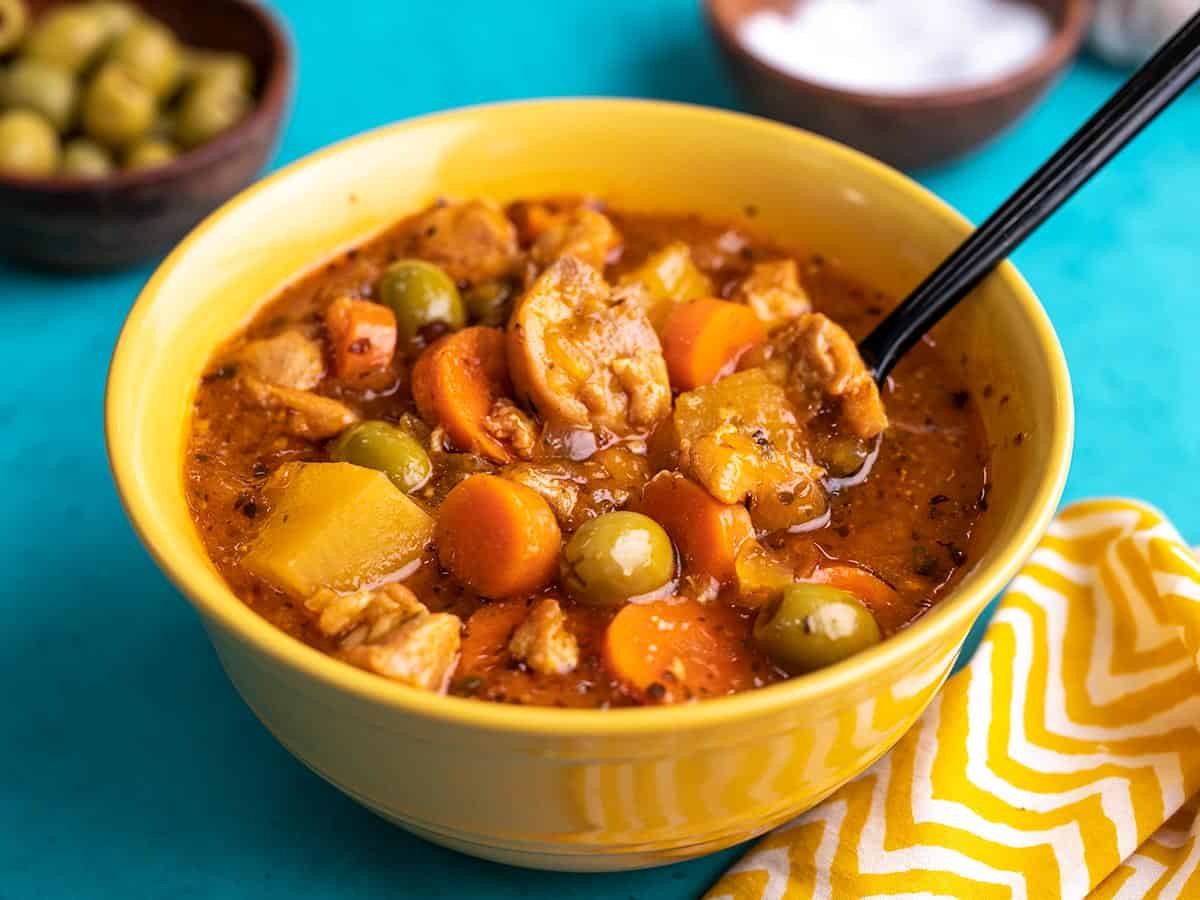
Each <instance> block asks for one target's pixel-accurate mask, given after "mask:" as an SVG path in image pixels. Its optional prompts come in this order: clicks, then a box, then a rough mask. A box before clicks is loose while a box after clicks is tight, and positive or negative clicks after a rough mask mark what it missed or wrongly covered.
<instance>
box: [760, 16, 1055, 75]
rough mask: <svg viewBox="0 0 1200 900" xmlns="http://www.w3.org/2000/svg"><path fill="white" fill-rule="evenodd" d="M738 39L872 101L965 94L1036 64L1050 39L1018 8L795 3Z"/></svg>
mask: <svg viewBox="0 0 1200 900" xmlns="http://www.w3.org/2000/svg"><path fill="white" fill-rule="evenodd" d="M740 36H741V39H742V41H743V43H744V44H745V46H746V47H747V49H749V50H750V51H751V52H753V53H754V54H755V55H757V56H759V57H760V58H762V59H763V60H765V61H766V62H768V63H770V64H772V65H774V66H776V67H777V68H779V69H782V70H784V71H785V72H788V73H789V74H791V75H794V76H796V77H798V78H803V79H806V80H808V81H814V82H818V83H820V84H824V85H827V86H829V87H836V88H842V89H844V90H852V91H862V92H865V93H874V94H922V93H930V92H935V91H943V90H949V89H956V88H969V87H975V86H978V85H981V84H986V83H988V82H991V81H995V80H997V79H1000V78H1003V77H1004V76H1006V75H1010V74H1012V73H1014V72H1016V71H1018V70H1020V69H1022V68H1024V67H1025V66H1027V65H1029V64H1030V63H1032V62H1033V61H1034V60H1035V59H1036V58H1037V57H1038V56H1039V54H1040V53H1041V52H1042V51H1043V50H1044V49H1045V47H1046V45H1047V44H1048V43H1049V42H1050V41H1051V40H1052V38H1053V36H1054V28H1053V25H1052V23H1051V22H1050V19H1049V17H1048V16H1047V15H1046V14H1045V13H1044V12H1043V11H1042V10H1040V9H1038V8H1037V7H1035V6H1033V5H1032V4H1030V3H1025V2H1018V0H950V2H947V0H799V2H798V3H797V4H796V5H795V7H793V9H792V10H791V12H790V13H786V14H780V13H778V12H773V11H760V12H757V13H755V14H753V15H751V16H748V17H747V18H746V19H745V20H744V21H743V23H742V25H741V29H740Z"/></svg>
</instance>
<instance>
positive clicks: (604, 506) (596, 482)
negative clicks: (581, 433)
mask: <svg viewBox="0 0 1200 900" xmlns="http://www.w3.org/2000/svg"><path fill="white" fill-rule="evenodd" d="M501 475H502V477H504V478H507V479H509V480H510V481H516V482H518V483H520V484H523V485H525V486H526V487H528V488H531V489H532V490H534V491H536V492H537V493H538V494H540V495H541V497H542V499H544V500H545V501H546V502H547V503H548V504H549V505H550V509H552V510H553V511H554V515H555V518H557V519H558V524H559V525H560V526H561V527H562V528H563V530H565V531H568V532H570V531H575V530H576V529H578V528H579V526H581V525H582V524H583V523H584V522H587V521H588V520H589V519H594V518H596V516H599V515H603V514H604V513H607V512H613V511H614V510H617V509H621V508H622V507H624V506H625V504H626V503H628V502H629V500H630V499H631V498H632V497H633V494H634V492H635V491H636V490H637V489H638V487H639V486H640V485H641V484H642V483H643V482H644V481H645V480H646V479H647V478H649V477H650V466H649V463H648V462H647V461H646V458H645V457H644V456H640V455H638V454H636V453H633V452H631V451H630V450H628V449H626V448H624V447H612V448H609V449H607V450H601V451H600V452H598V453H596V454H594V455H593V456H592V458H591V459H588V460H585V461H582V462H576V461H572V460H550V461H546V462H534V463H517V464H516V465H511V466H506V467H505V468H504V470H503V471H502V472H501Z"/></svg>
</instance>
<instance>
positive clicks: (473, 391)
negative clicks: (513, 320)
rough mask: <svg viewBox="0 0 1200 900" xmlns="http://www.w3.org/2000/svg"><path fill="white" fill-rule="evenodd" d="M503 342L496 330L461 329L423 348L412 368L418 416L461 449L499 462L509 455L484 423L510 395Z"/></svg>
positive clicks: (479, 327) (507, 458) (508, 457)
mask: <svg viewBox="0 0 1200 900" xmlns="http://www.w3.org/2000/svg"><path fill="white" fill-rule="evenodd" d="M504 346H505V341H504V332H503V331H501V330H500V329H499V328H488V327H486V326H483V325H478V326H475V327H474V328H464V329H463V330H462V331H459V332H456V333H454V334H451V335H447V336H446V337H444V338H442V339H441V340H440V341H437V342H436V343H434V344H432V345H431V346H429V347H428V348H426V350H425V352H424V353H422V354H421V356H420V358H419V359H418V360H417V363H416V365H414V366H413V370H412V392H413V399H414V400H416V402H417V410H418V411H419V412H420V413H421V418H423V419H424V420H425V421H426V422H428V423H429V424H430V425H441V426H442V427H443V428H445V429H446V434H448V435H449V436H450V440H452V441H453V442H454V444H455V446H456V447H458V448H459V449H460V450H466V451H470V452H472V453H478V454H479V455H481V456H486V457H487V458H488V459H490V460H492V462H497V463H501V464H503V463H507V462H511V461H512V455H511V454H510V453H509V452H508V449H507V448H506V447H505V446H504V445H503V444H502V443H500V442H499V441H498V440H496V439H495V438H494V437H492V436H491V435H490V434H488V433H487V431H486V430H485V429H484V425H483V423H484V420H485V419H486V418H487V416H488V413H490V412H491V410H492V406H493V405H494V404H495V402H496V401H497V400H498V399H500V398H501V397H506V396H508V395H509V394H511V393H512V388H511V384H510V382H509V380H508V362H507V360H506V358H505V349H504Z"/></svg>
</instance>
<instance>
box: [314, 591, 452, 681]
mask: <svg viewBox="0 0 1200 900" xmlns="http://www.w3.org/2000/svg"><path fill="white" fill-rule="evenodd" d="M304 606H305V608H306V609H307V610H308V611H309V612H310V613H312V614H314V615H315V616H316V617H317V618H316V625H317V628H318V629H319V630H320V632H321V633H322V634H324V635H325V636H326V637H332V638H337V639H338V646H339V655H340V656H341V657H342V659H344V660H346V662H348V663H351V664H352V665H356V666H358V667H359V668H361V669H366V670H367V671H368V672H374V673H376V674H377V675H382V676H384V677H385V678H390V679H392V680H393V681H399V682H402V683H403V684H408V685H412V686H413V687H419V688H423V689H424V690H427V691H444V690H445V689H446V685H447V684H448V683H449V681H450V675H451V673H452V672H453V670H454V667H455V666H456V665H457V663H458V652H459V647H460V646H461V631H462V621H461V620H460V619H459V618H458V617H457V616H453V615H450V614H448V613H430V612H429V610H428V609H426V607H425V605H424V604H423V603H421V602H420V601H419V600H418V599H417V597H416V595H415V594H414V593H413V592H412V591H410V590H409V589H408V588H406V587H404V586H403V585H400V584H388V585H384V586H383V587H381V588H377V589H374V590H365V591H357V592H355V593H353V594H338V593H336V592H334V591H331V590H329V589H328V588H322V589H321V590H319V591H317V592H316V593H315V594H313V595H312V596H311V597H309V598H308V599H307V600H305V601H304Z"/></svg>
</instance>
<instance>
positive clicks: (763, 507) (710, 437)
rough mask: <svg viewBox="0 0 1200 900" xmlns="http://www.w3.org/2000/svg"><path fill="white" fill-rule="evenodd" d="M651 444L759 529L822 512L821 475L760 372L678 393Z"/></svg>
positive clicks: (775, 389) (799, 523)
mask: <svg viewBox="0 0 1200 900" xmlns="http://www.w3.org/2000/svg"><path fill="white" fill-rule="evenodd" d="M658 439H659V440H662V441H664V442H665V443H666V446H667V447H668V448H669V455H670V456H671V457H673V462H674V463H675V464H676V465H677V466H678V467H679V469H680V470H681V471H682V472H683V473H684V474H685V475H688V476H689V477H691V478H692V479H693V480H695V481H696V482H697V483H698V484H700V485H701V486H703V487H704V488H705V490H707V491H708V492H709V493H710V494H711V495H712V496H713V497H714V498H715V499H717V500H719V501H721V502H722V503H747V505H748V507H749V510H750V517H751V519H753V521H754V524H755V526H756V527H757V528H759V529H761V530H764V531H777V530H783V529H789V528H798V527H803V526H806V525H808V524H810V523H811V522H812V521H814V520H815V519H817V518H819V517H820V516H822V515H824V513H825V511H826V510H827V509H828V497H827V496H826V493H825V489H824V486H823V484H822V482H821V479H822V477H823V476H824V471H823V470H822V469H821V468H820V467H819V466H816V465H814V464H813V463H812V459H811V455H810V454H809V452H808V447H807V442H806V436H805V434H804V431H803V428H802V426H801V424H800V422H799V421H798V419H797V417H796V414H795V412H794V411H793V409H792V407H791V404H790V403H789V402H788V398H787V395H786V393H785V391H784V390H783V388H782V387H780V386H779V385H777V384H775V383H774V382H772V381H771V380H770V378H769V377H768V376H767V374H766V373H765V372H764V371H763V370H761V369H752V370H750V371H747V372H738V373H735V374H733V375H730V376H729V377H728V378H725V379H723V380H721V381H719V382H717V383H716V384H712V385H705V386H704V387H700V388H696V389H695V390H693V391H689V392H687V393H685V394H681V395H680V396H679V398H678V399H677V400H676V404H675V413H674V415H673V417H672V419H671V422H670V425H669V426H668V430H667V433H666V435H665V436H663V435H660V436H659V438H658Z"/></svg>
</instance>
